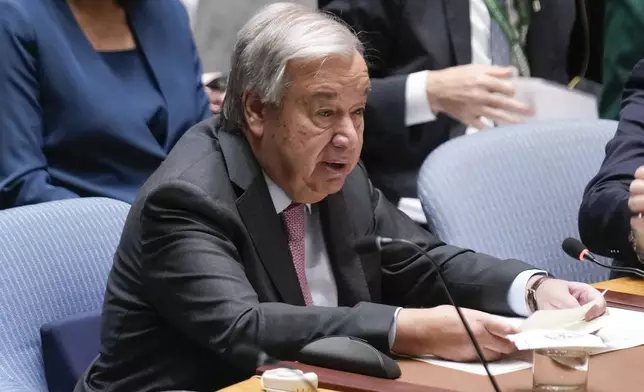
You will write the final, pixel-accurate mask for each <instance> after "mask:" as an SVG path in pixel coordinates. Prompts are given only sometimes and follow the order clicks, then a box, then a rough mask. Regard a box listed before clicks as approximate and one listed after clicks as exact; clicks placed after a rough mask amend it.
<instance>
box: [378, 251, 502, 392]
mask: <svg viewBox="0 0 644 392" xmlns="http://www.w3.org/2000/svg"><path fill="white" fill-rule="evenodd" d="M383 240H388V241H386V242H385V241H382V242H381V243H382V244H386V243H401V244H405V245H409V246H411V247H413V248H414V249H416V250H417V251H419V252H421V253H422V254H424V255H425V257H427V259H429V261H431V263H432V264H433V265H434V268H435V269H436V272H437V273H438V276H439V277H440V280H441V282H442V283H443V287H444V288H445V293H446V294H447V299H448V300H449V302H450V303H451V304H452V306H454V309H456V313H458V317H459V318H460V319H461V322H462V323H463V326H464V327H465V331H466V332H467V336H469V338H470V341H471V342H472V345H473V346H474V350H476V354H477V355H478V357H479V360H480V361H481V364H483V367H484V368H485V372H486V373H487V376H488V378H489V379H490V382H491V383H492V387H493V388H494V391H495V392H501V388H499V384H497V382H496V379H495V378H494V376H493V375H492V373H490V369H489V368H488V364H487V361H486V360H485V357H484V356H483V352H482V351H481V347H480V346H479V344H478V342H477V341H476V338H475V337H474V334H473V333H472V330H471V329H470V325H469V324H468V323H467V320H465V317H464V316H463V313H462V312H461V308H460V307H459V306H458V305H456V301H454V298H452V293H451V292H450V289H449V287H448V285H447V279H445V277H444V276H443V272H442V271H441V269H440V267H439V265H438V264H437V263H436V262H435V261H434V259H432V258H431V257H430V256H429V254H428V253H427V251H426V250H425V249H423V248H422V247H420V246H418V245H416V244H415V243H413V242H411V241H408V240H404V239H397V238H391V239H389V238H384V239H383Z"/></svg>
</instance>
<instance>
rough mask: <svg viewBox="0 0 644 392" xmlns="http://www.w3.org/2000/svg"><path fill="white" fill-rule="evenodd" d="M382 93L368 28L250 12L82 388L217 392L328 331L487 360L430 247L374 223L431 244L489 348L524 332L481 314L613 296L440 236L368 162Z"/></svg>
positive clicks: (160, 193) (153, 210)
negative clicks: (379, 243) (219, 93)
mask: <svg viewBox="0 0 644 392" xmlns="http://www.w3.org/2000/svg"><path fill="white" fill-rule="evenodd" d="M368 89H369V76H368V71H367V65H366V63H365V61H364V58H363V56H362V46H361V44H360V42H359V40H358V39H357V38H356V37H355V36H354V35H353V34H352V33H351V31H350V30H349V29H347V28H346V27H345V26H344V25H343V24H341V23H338V22H337V21H336V20H334V19H333V18H330V17H329V16H328V15H325V14H322V13H319V12H317V11H314V10H311V9H309V8H306V7H303V6H298V5H295V4H291V3H282V4H274V5H272V6H269V7H267V8H265V9H263V10H262V11H260V12H259V13H258V14H257V15H256V16H255V17H253V19H251V20H250V21H249V22H248V24H247V25H246V26H245V27H244V28H243V29H242V30H241V31H240V33H239V38H238V41H237V43H236V46H235V50H234V54H233V57H232V72H231V75H230V78H229V85H228V92H227V95H226V98H225V102H224V109H223V114H222V118H221V119H220V118H215V119H213V120H212V121H207V122H203V123H201V124H200V125H198V126H196V127H195V128H194V129H193V130H192V131H190V134H189V135H188V136H187V137H185V138H184V139H183V140H181V141H180V143H179V145H178V146H177V148H176V149H175V150H174V151H172V154H171V155H170V157H168V159H167V160H166V161H165V162H164V163H163V165H162V166H161V168H160V169H159V170H158V171H157V172H156V173H155V174H154V175H153V176H152V177H151V178H150V180H149V181H148V182H147V183H146V184H145V186H144V187H143V189H142V191H141V192H140V194H139V197H138V199H137V200H136V202H135V203H134V204H133V205H132V209H131V212H130V215H129V217H128V219H127V222H126V224H125V229H124V232H123V236H122V238H121V242H120V244H119V247H118V250H117V253H116V257H115V260H114V266H113V268H112V271H111V272H110V276H109V281H108V284H107V291H106V297H105V305H104V309H103V325H102V339H101V350H100V355H99V357H98V358H97V359H96V360H95V361H94V363H93V364H92V365H91V366H90V368H89V370H88V372H87V374H86V376H84V378H83V380H82V381H81V382H80V383H79V384H78V387H77V391H107V390H109V391H112V392H120V391H147V390H179V389H182V390H186V389H187V390H198V391H212V390H215V389H217V388H219V387H222V386H224V385H226V384H229V383H232V382H236V381H239V380H240V379H242V378H245V377H249V376H250V375H252V374H253V372H254V369H253V368H254V366H255V364H256V363H257V361H256V360H257V358H254V357H252V356H251V357H250V358H244V357H243V356H240V355H238V354H239V353H240V352H241V351H243V350H241V348H243V347H256V348H259V349H261V350H264V351H266V352H267V353H269V354H271V355H273V356H275V357H277V358H280V359H293V358H294V356H295V355H296V353H297V352H298V351H299V350H300V349H301V347H302V346H304V345H306V344H307V343H309V342H311V341H313V340H315V339H317V338H321V337H325V336H329V335H348V336H355V337H358V338H361V339H364V340H366V341H367V342H369V343H370V344H372V345H373V346H375V347H376V348H378V349H380V350H382V351H385V352H390V350H393V351H395V352H397V353H400V354H408V355H420V354H433V355H436V356H439V357H443V358H448V359H453V360H473V359H475V353H474V350H473V349H472V346H471V344H470V342H469V340H468V338H467V335H466V333H465V330H464V328H462V326H461V323H460V321H459V318H458V316H457V314H456V312H455V310H454V309H453V308H451V307H449V306H445V305H443V304H445V303H447V301H446V297H445V295H444V294H443V288H442V286H441V284H440V283H439V282H437V280H436V279H437V272H436V270H435V269H434V268H433V266H432V263H431V262H430V260H428V259H427V258H425V257H424V256H422V255H421V254H419V253H417V252H416V251H415V250H414V249H410V248H406V247H389V248H386V249H384V250H383V251H382V252H375V253H369V254H365V255H362V256H359V255H358V254H356V252H355V251H354V250H353V248H352V243H353V242H354V241H355V240H357V239H359V238H361V237H363V236H368V235H379V236H390V237H400V238H406V239H408V240H410V241H414V242H416V243H419V244H421V246H423V247H424V248H425V249H426V250H427V251H428V252H429V254H430V256H431V257H432V258H433V259H434V260H435V261H436V262H437V263H438V264H439V265H441V268H442V270H443V272H444V274H445V276H446V278H447V279H448V280H449V282H450V283H451V287H452V288H453V294H454V297H455V299H456V301H457V302H458V303H459V304H460V305H462V306H463V307H464V308H467V309H464V314H465V317H466V318H467V319H468V321H469V323H470V324H471V326H472V330H473V331H474V332H475V334H476V337H477V339H478V341H479V342H480V343H481V345H482V347H483V352H484V355H486V356H487V357H488V358H498V357H500V356H501V355H503V354H506V353H509V352H512V351H514V350H515V348H514V346H513V345H512V344H511V343H510V342H509V341H508V340H507V339H506V338H505V336H506V335H507V334H509V333H513V332H515V329H514V327H512V326H511V325H509V324H507V322H506V321H504V320H503V319H502V318H500V317H498V316H494V315H491V314H488V313H484V312H491V313H501V314H518V315H524V316H525V315H528V314H529V313H530V312H531V311H533V310H535V309H548V308H566V307H576V306H579V305H580V303H586V302H588V301H590V300H593V299H595V298H600V294H599V293H598V292H597V290H595V289H593V288H592V287H591V286H589V285H586V284H581V283H572V282H565V281H561V280H557V279H554V278H550V277H548V276H547V275H545V274H544V272H543V271H539V270H535V269H534V268H533V267H531V266H530V265H527V264H525V263H523V262H520V261H517V260H498V259H495V258H493V257H490V256H486V255H482V254H477V253H474V252H472V251H469V250H465V249H459V248H457V247H453V246H450V245H446V244H444V243H441V242H440V241H439V240H438V239H436V238H434V237H432V236H431V235H430V234H429V233H427V232H426V231H424V230H422V229H421V228H420V227H418V226H417V225H416V224H415V223H414V222H412V221H411V220H410V219H409V218H407V217H406V216H405V215H404V214H402V213H400V212H398V210H397V209H396V208H395V207H394V206H393V205H391V204H390V203H389V202H388V201H387V200H386V199H385V198H384V197H383V196H382V194H381V193H380V192H379V191H378V190H376V189H375V188H373V187H372V186H371V184H370V182H369V180H368V178H367V174H366V172H365V170H364V167H363V166H362V165H361V164H359V163H358V161H359V156H360V150H361V146H362V135H363V112H364V108H365V104H366V99H367V91H368ZM530 289H534V290H535V291H534V292H535V294H534V297H532V296H530V295H528V293H529V290H530ZM526 296H527V298H528V299H527V300H526ZM441 305H442V306H441ZM403 306H405V307H408V308H406V309H402V308H401V307H403ZM473 309H479V310H473ZM604 309H605V304H604V305H602V306H599V307H597V308H595V309H593V311H592V312H591V313H590V314H589V315H588V317H589V318H590V317H594V316H596V315H597V314H601V313H602V312H603V311H604ZM235 363H237V364H236V365H235Z"/></svg>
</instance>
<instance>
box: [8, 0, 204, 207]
mask: <svg viewBox="0 0 644 392" xmlns="http://www.w3.org/2000/svg"><path fill="white" fill-rule="evenodd" d="M210 115H211V112H210V109H209V102H208V98H207V97H206V95H205V93H204V90H203V87H202V85H201V64H200V61H199V57H198V55H197V51H196V48H195V45H194V42H193V39H192V34H191V31H190V25H189V21H188V16H187V13H186V11H185V9H184V8H183V6H182V5H181V3H179V1H178V0H120V1H115V0H26V1H25V0H0V209H2V208H9V207H15V206H21V205H27V204H35V203H41V202H47V201H51V200H58V199H68V198H75V197H90V196H101V197H109V198H113V199H118V200H123V201H126V202H131V201H132V200H133V199H134V197H135V195H136V192H137V191H138V189H139V188H140V186H141V185H142V184H143V182H144V181H145V180H146V179H147V178H148V176H149V175H150V174H151V173H152V172H153V171H154V170H155V169H156V168H157V167H158V165H159V164H160V163H161V162H162V161H163V160H164V158H165V157H166V155H167V154H168V152H169V151H170V149H171V148H172V147H173V146H174V145H175V143H176V142H177V140H178V139H179V138H180V137H181V136H182V135H183V134H184V132H185V131H186V130H188V128H190V127H191V126H193V125H194V124H196V123H198V122H199V121H201V120H203V119H205V118H207V117H208V116H210Z"/></svg>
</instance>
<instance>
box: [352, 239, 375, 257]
mask: <svg viewBox="0 0 644 392" xmlns="http://www.w3.org/2000/svg"><path fill="white" fill-rule="evenodd" d="M379 238H380V237H378V236H375V235H368V236H365V237H362V238H358V239H357V240H355V241H354V242H353V250H354V251H355V252H356V253H358V254H364V253H374V252H379V251H380V241H379Z"/></svg>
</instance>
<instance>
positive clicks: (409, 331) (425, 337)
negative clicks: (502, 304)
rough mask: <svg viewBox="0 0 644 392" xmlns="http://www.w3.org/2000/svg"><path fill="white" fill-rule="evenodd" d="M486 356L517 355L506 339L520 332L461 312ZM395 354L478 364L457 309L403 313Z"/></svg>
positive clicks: (500, 321)
mask: <svg viewBox="0 0 644 392" xmlns="http://www.w3.org/2000/svg"><path fill="white" fill-rule="evenodd" d="M461 311H462V312H463V316H464V317H465V319H466V320H467V322H468V324H469V326H470V328H471V330H472V333H473V334H474V337H475V338H476V340H477V342H478V343H479V346H480V347H481V351H483V356H484V357H485V359H487V360H492V361H493V360H496V359H499V358H500V357H501V356H503V355H505V354H510V353H513V352H515V351H516V347H515V346H514V344H513V343H512V342H510V341H509V340H507V339H506V338H505V336H506V335H509V334H515V333H518V332H519V331H518V330H517V328H516V327H514V326H512V325H511V324H509V323H508V322H507V321H505V320H504V319H503V318H502V317H500V316H494V315H491V314H488V313H483V312H479V311H477V310H471V309H461ZM392 351H393V352H395V353H398V354H404V355H411V356H420V355H435V356H437V357H440V358H443V359H448V360H452V361H459V362H466V361H476V360H478V356H477V355H476V350H475V349H474V346H473V345H472V343H471V342H470V339H469V338H468V336H467V332H466V331H465V327H464V326H463V324H462V323H461V320H460V319H459V317H458V314H457V313H456V309H454V307H453V306H449V305H442V306H438V307H435V308H431V309H402V310H401V311H400V312H399V313H398V318H397V320H396V338H395V340H394V344H393V347H392Z"/></svg>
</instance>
